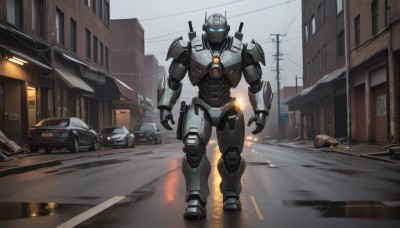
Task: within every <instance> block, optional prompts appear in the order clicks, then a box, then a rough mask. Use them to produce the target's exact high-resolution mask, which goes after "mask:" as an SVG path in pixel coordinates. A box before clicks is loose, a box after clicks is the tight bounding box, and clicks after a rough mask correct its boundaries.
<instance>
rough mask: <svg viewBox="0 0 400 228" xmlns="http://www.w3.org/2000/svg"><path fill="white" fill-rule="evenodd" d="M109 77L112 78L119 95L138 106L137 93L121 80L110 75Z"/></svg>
mask: <svg viewBox="0 0 400 228" xmlns="http://www.w3.org/2000/svg"><path fill="white" fill-rule="evenodd" d="M111 78H112V79H113V80H114V82H115V84H116V85H117V87H118V90H119V92H120V93H121V95H122V96H123V97H124V98H126V99H127V100H128V101H130V102H132V103H133V104H134V105H136V106H138V105H139V99H138V95H137V93H136V92H135V91H134V90H133V89H132V88H131V87H130V86H128V85H127V84H125V83H124V82H123V81H121V80H119V79H118V78H115V77H112V76H111Z"/></svg>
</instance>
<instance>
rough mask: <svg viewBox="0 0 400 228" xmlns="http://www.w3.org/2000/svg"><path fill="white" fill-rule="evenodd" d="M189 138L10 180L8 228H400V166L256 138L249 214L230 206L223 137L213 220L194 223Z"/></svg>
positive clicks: (212, 147) (0, 215)
mask: <svg viewBox="0 0 400 228" xmlns="http://www.w3.org/2000/svg"><path fill="white" fill-rule="evenodd" d="M181 145H182V144H181V143H178V144H166V145H156V146H154V145H142V146H138V147H137V148H135V149H133V150H132V151H129V152H126V153H119V154H110V155H108V156H101V157H83V158H80V159H72V160H68V161H65V162H63V165H61V166H56V167H51V168H45V169H40V170H37V171H32V172H28V173H24V174H18V175H11V176H6V177H2V178H0V186H1V188H0V227H57V226H59V225H65V227H68V226H71V224H72V225H75V224H78V225H77V227H400V167H399V166H398V165H395V164H385V163H382V162H379V161H374V160H368V159H364V158H357V157H349V156H345V155H340V154H332V153H326V152H312V151H304V150H293V149H290V148H285V147H277V146H271V145H263V144H250V143H246V144H245V148H244V151H243V157H244V158H245V159H246V162H247V167H246V170H245V173H244V175H243V178H242V184H243V191H242V194H241V202H242V208H243V209H242V211H240V212H224V211H223V210H222V195H221V193H220V191H219V183H220V181H221V179H220V177H219V174H218V171H217V168H216V164H217V161H218V159H219V156H220V153H219V150H218V147H217V145H216V143H215V141H211V143H210V144H209V145H208V147H207V155H208V157H209V159H210V162H211V166H212V171H211V175H210V178H209V186H210V196H209V198H208V200H209V201H208V204H207V218H206V219H204V220H201V221H187V220H184V219H183V217H182V213H183V210H184V208H185V202H184V196H185V183H184V178H183V175H182V173H181V170H180V166H181V158H182V156H183V154H182V152H180V151H181Z"/></svg>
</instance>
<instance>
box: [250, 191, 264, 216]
mask: <svg viewBox="0 0 400 228" xmlns="http://www.w3.org/2000/svg"><path fill="white" fill-rule="evenodd" d="M250 198H251V202H253V206H254V209H256V213H257V216H258V219H259V220H260V221H264V216H263V215H262V213H261V211H260V208H258V205H257V202H256V199H255V198H254V196H250Z"/></svg>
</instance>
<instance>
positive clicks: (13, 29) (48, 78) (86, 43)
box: [0, 0, 138, 144]
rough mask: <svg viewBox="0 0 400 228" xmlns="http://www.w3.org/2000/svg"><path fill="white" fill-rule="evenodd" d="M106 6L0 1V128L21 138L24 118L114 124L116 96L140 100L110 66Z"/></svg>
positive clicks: (102, 2) (96, 1)
mask: <svg viewBox="0 0 400 228" xmlns="http://www.w3.org/2000/svg"><path fill="white" fill-rule="evenodd" d="M109 10H110V4H109V0H92V1H87V0H86V1H84V0H71V1H63V0H32V1H24V0H6V1H1V3H0V37H1V39H0V129H1V130H2V131H3V132H4V133H5V134H6V135H7V136H8V137H9V138H11V139H12V140H14V141H15V142H17V143H18V144H23V143H26V141H27V131H28V128H29V126H32V125H34V124H36V122H37V121H39V120H40V119H43V118H46V117H52V116H55V117H62V116H76V117H79V118H81V119H82V120H84V121H85V122H87V123H88V124H89V125H91V126H92V127H93V128H94V129H95V130H100V129H101V128H103V127H104V126H107V125H111V124H113V116H112V111H111V110H112V107H113V101H114V100H117V101H118V100H121V99H122V100H128V101H129V102H130V104H132V105H133V104H135V103H136V105H137V103H138V102H137V97H136V94H135V93H134V92H133V91H132V90H131V89H130V88H129V87H128V86H125V85H124V84H121V83H119V82H118V80H116V79H115V78H113V77H112V76H111V75H110V74H109V73H108V71H109V65H110V56H109V47H110V30H109V12H110V11H109ZM15 60H17V61H15ZM11 61H13V62H11Z"/></svg>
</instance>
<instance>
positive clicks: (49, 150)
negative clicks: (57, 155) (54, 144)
mask: <svg viewBox="0 0 400 228" xmlns="http://www.w3.org/2000/svg"><path fill="white" fill-rule="evenodd" d="M44 151H45V152H46V154H50V153H51V151H53V148H51V147H47V148H44Z"/></svg>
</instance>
